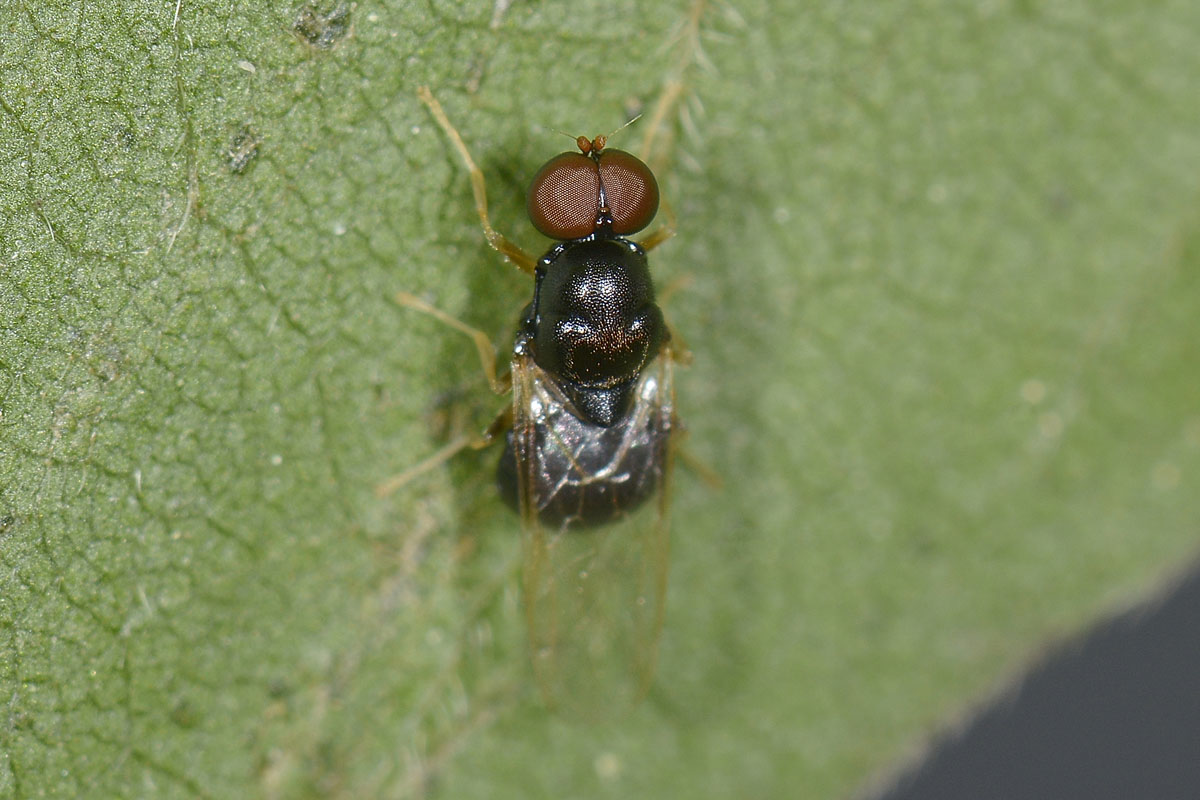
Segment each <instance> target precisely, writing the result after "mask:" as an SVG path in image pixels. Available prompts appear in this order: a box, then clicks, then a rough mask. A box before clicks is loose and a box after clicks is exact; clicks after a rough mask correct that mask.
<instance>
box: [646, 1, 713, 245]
mask: <svg viewBox="0 0 1200 800" xmlns="http://www.w3.org/2000/svg"><path fill="white" fill-rule="evenodd" d="M706 7H707V0H693V2H692V6H691V9H690V10H689V11H688V14H687V17H686V18H685V19H684V20H683V22H682V24H681V25H680V27H679V29H678V30H677V32H676V34H675V37H674V38H675V39H676V40H677V42H676V43H677V45H678V47H677V54H676V58H675V63H674V64H673V65H672V67H671V68H670V70H669V71H668V72H667V76H666V78H665V79H664V80H663V87H662V92H660V93H659V95H658V100H657V101H656V102H655V103H654V109H653V110H652V111H651V112H650V119H649V121H648V123H647V125H646V128H645V130H646V132H645V134H644V135H643V136H642V144H641V147H639V148H638V157H639V158H641V159H642V161H644V162H646V163H647V164H648V165H649V166H650V169H651V170H652V171H653V172H655V173H662V172H663V171H664V168H665V167H666V162H667V158H668V155H669V151H670V149H671V146H672V144H673V142H672V140H671V137H670V136H665V135H664V136H663V137H662V139H663V142H661V143H660V142H659V135H660V134H661V133H664V132H665V131H667V129H668V127H669V123H668V121H667V117H668V116H669V115H670V114H671V112H672V111H673V110H674V109H675V107H676V106H677V105H679V103H680V101H681V100H682V99H683V96H684V93H685V92H686V91H687V86H686V82H685V79H686V76H687V73H688V72H689V71H690V69H691V67H692V65H693V64H694V63H696V62H701V63H705V62H707V59H706V58H705V57H704V53H703V51H702V50H701V47H700V19H701V18H702V17H703V16H704V12H705V10H706ZM684 110H685V111H686V108H685V109H684ZM685 123H686V119H685ZM662 212H663V216H665V217H666V220H665V221H664V222H663V224H662V225H661V227H659V228H658V230H656V231H654V232H653V233H651V234H650V235H648V236H647V237H646V238H645V239H644V240H643V241H641V242H639V244H641V246H642V249H643V250H646V251H649V250H652V249H654V248H655V247H658V246H659V245H660V244H662V243H663V242H665V241H667V240H668V239H670V238H671V237H672V236H674V235H675V214H674V213H672V211H671V207H670V206H669V205H668V204H667V203H666V202H665V201H664V202H663V204H662Z"/></svg>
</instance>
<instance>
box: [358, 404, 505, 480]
mask: <svg viewBox="0 0 1200 800" xmlns="http://www.w3.org/2000/svg"><path fill="white" fill-rule="evenodd" d="M512 420H513V413H512V406H511V405H510V406H505V407H504V410H503V411H501V412H500V413H499V414H498V415H497V416H496V418H495V419H494V420H492V424H491V425H488V426H487V428H486V429H485V430H484V432H483V433H481V434H479V435H478V436H471V435H464V436H459V437H458V438H456V439H454V440H453V441H451V442H449V443H448V444H446V445H445V446H444V447H442V448H440V449H439V450H438V451H437V452H435V453H434V454H433V455H431V456H429V457H428V458H426V459H425V460H423V461H420V462H418V463H416V464H413V465H412V466H411V467H409V468H408V469H406V470H404V471H403V472H400V473H398V474H396V475H393V476H392V477H390V478H388V479H387V480H385V481H384V482H383V483H381V484H379V485H378V486H376V487H375V496H376V497H387V496H388V495H389V494H391V493H392V492H394V491H396V490H397V489H400V488H403V487H404V486H405V485H406V484H408V483H411V482H412V481H413V480H414V479H415V478H418V477H420V476H421V475H424V474H425V473H426V472H429V471H430V470H432V469H434V468H435V467H438V466H441V465H442V464H444V463H446V462H447V461H449V460H450V459H452V458H454V457H455V456H456V455H458V454H459V453H461V452H462V451H463V450H466V449H468V448H469V449H471V450H482V449H483V448H485V447H487V446H488V445H490V444H491V443H492V442H494V441H496V439H497V437H499V436H500V435H501V434H503V433H504V432H505V431H507V430H508V429H509V428H511V427H512Z"/></svg>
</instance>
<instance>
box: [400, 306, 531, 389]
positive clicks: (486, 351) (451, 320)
mask: <svg viewBox="0 0 1200 800" xmlns="http://www.w3.org/2000/svg"><path fill="white" fill-rule="evenodd" d="M396 302H397V303H399V304H400V305H402V306H407V307H408V308H411V309H413V310H414V311H420V312H421V313H422V314H428V315H429V316H431V317H433V318H434V319H436V320H437V321H438V322H441V323H442V324H444V325H449V326H450V327H451V328H453V329H454V330H456V331H459V332H461V333H465V334H466V335H467V336H469V337H471V341H473V342H475V349H476V350H477V351H479V364H480V366H482V367H483V374H484V376H486V377H487V382H488V385H489V386H491V387H492V391H493V392H495V393H496V394H504V393H505V392H507V391H508V390H509V389H510V388H511V387H512V376H511V375H509V374H508V373H505V374H504V375H499V376H497V375H496V348H495V346H494V345H493V344H492V340H491V339H489V338H488V337H487V334H486V333H484V332H483V331H481V330H479V329H478V328H472V327H471V326H470V325H468V324H466V323H465V322H463V321H462V320H460V319H457V318H455V317H452V316H450V315H449V314H447V313H446V312H445V311H442V310H441V309H440V308H437V307H435V306H431V305H430V304H429V303H426V302H425V301H424V300H422V299H421V298H419V297H417V296H416V295H413V294H409V293H408V292H397V293H396Z"/></svg>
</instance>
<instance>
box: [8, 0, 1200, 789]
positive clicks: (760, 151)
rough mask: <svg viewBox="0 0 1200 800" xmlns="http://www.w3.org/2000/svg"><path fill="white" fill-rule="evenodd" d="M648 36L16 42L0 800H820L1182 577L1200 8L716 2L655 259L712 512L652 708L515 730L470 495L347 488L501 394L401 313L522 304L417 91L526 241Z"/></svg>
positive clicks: (228, 7) (37, 11) (611, 26)
mask: <svg viewBox="0 0 1200 800" xmlns="http://www.w3.org/2000/svg"><path fill="white" fill-rule="evenodd" d="M685 12H686V8H685V7H684V5H683V4H680V5H679V6H678V7H670V6H668V5H667V4H661V3H636V2H622V1H621V0H615V2H614V1H611V0H610V1H609V2H604V3H599V2H597V3H592V2H586V1H581V2H572V3H569V4H568V3H563V4H556V3H514V4H513V5H512V6H511V7H508V8H507V10H506V11H504V13H502V14H497V7H496V6H495V5H494V4H486V3H469V4H462V3H439V2H431V3H419V4H418V3H404V4H402V3H366V2H361V0H360V2H359V3H358V4H357V5H356V6H353V7H352V8H350V10H349V12H348V16H339V12H338V9H337V7H336V4H332V3H331V4H326V5H320V4H318V5H315V6H313V7H311V8H309V9H308V10H306V9H305V7H303V6H302V5H300V4H297V5H293V6H284V5H281V4H272V3H265V2H245V3H235V4H231V3H211V2H198V1H197V2H191V1H190V0H183V2H180V3H178V4H173V3H160V4H146V3H143V4H137V3H128V2H116V0H97V2H94V3H86V4H85V3H78V2H65V1H64V0H38V2H18V1H17V0H12V1H11V2H8V3H5V4H3V6H2V8H0V14H2V15H3V17H4V19H5V21H6V26H5V31H4V34H3V38H2V39H0V412H2V416H0V698H4V708H5V711H4V713H3V714H0V797H4V798H7V797H13V798H25V797H76V796H86V795H90V796H120V797H155V798H160V797H231V796H239V797H375V796H378V797H410V796H421V795H423V794H428V795H432V796H444V797H471V796H484V795H485V794H486V795H487V796H490V797H510V796H511V797H541V796H547V797H549V796H554V797H559V796H565V795H568V794H570V795H571V796H576V797H630V796H642V797H730V796H744V797H791V796H794V791H795V787H797V786H803V787H804V791H805V795H806V796H808V797H830V798H833V797H841V796H845V795H846V794H847V793H849V792H851V791H853V790H854V788H855V787H856V786H860V785H861V784H862V782H863V781H864V780H865V779H867V778H868V777H869V776H871V775H872V774H875V773H877V772H878V771H879V770H881V769H885V768H886V767H887V765H889V764H891V763H894V762H895V760H896V759H897V758H899V757H900V756H901V755H902V754H903V753H905V752H908V751H909V750H910V749H911V747H912V746H913V743H914V742H917V741H919V740H920V737H922V736H923V735H925V734H926V733H927V732H928V731H929V730H931V729H932V728H933V727H935V726H937V725H938V724H940V723H941V722H943V721H944V720H946V719H947V718H949V717H951V716H952V715H954V714H956V713H958V712H960V711H961V710H962V709H964V708H966V707H969V705H970V704H971V703H973V702H975V701H976V700H977V698H979V697H980V696H981V695H982V693H985V692H987V691H989V690H990V689H992V688H994V687H995V686H996V684H997V682H999V681H1002V680H1004V679H1005V678H1006V676H1009V675H1011V674H1013V672H1014V671H1016V670H1017V669H1019V668H1020V667H1021V666H1022V665H1023V664H1024V663H1026V662H1027V661H1028V659H1030V658H1031V657H1033V655H1034V654H1036V652H1038V650H1039V649H1040V648H1041V646H1042V643H1043V642H1045V641H1047V640H1048V639H1049V638H1051V637H1054V636H1058V635H1062V634H1065V633H1067V632H1070V631H1073V630H1075V629H1077V628H1079V627H1080V626H1083V625H1085V624H1086V623H1087V622H1088V621H1089V620H1091V619H1094V618H1095V617H1096V616H1097V615H1098V614H1101V613H1103V612H1104V611H1105V610H1107V609H1111V608H1113V607H1114V606H1117V605H1120V604H1123V603H1125V602H1129V601H1130V600H1131V599H1134V598H1137V597H1142V596H1145V595H1147V594H1149V593H1151V592H1153V591H1154V588H1155V586H1156V585H1157V584H1158V583H1160V582H1161V581H1162V580H1163V579H1164V578H1165V577H1167V576H1169V575H1171V574H1173V573H1174V572H1175V571H1176V570H1178V569H1179V568H1180V564H1181V563H1184V562H1185V561H1186V560H1188V559H1190V558H1191V557H1192V556H1193V554H1194V551H1195V538H1196V527H1195V520H1196V519H1197V518H1198V510H1200V509H1198V508H1197V504H1198V501H1197V499H1196V498H1198V497H1200V491H1198V490H1200V477H1198V476H1200V402H1198V401H1200V387H1198V382H1197V378H1196V374H1197V373H1196V364H1197V363H1200V358H1198V356H1200V353H1198V352H1197V350H1198V344H1197V343H1198V342H1200V324H1198V323H1197V320H1198V319H1200V291H1198V289H1200V286H1198V285H1197V284H1198V279H1197V274H1200V273H1198V269H1200V204H1198V202H1197V200H1198V186H1197V181H1196V175H1200V136H1198V135H1197V133H1196V132H1197V131H1198V130H1200V105H1198V104H1196V103H1195V102H1193V101H1192V98H1193V97H1194V91H1195V86H1196V85H1197V83H1198V82H1200V56H1198V55H1197V54H1200V46H1198V45H1200V41H1197V39H1198V36H1197V33H1196V31H1198V30H1200V18H1198V17H1200V8H1198V7H1197V6H1196V4H1195V3H1194V2H1185V1H1184V0H1174V1H1170V2H1152V3H1143V4H1138V5H1136V6H1135V5H1131V4H1127V3H1116V2H1107V3H1099V4H1097V3H1072V2H1063V3H1038V2H1033V1H1032V0H1013V2H997V3H988V4H955V3H947V2H918V3H908V4H883V3H865V2H863V3H851V4H824V5H822V4H815V5H814V4H767V3H763V2H750V1H749V0H747V2H737V3H731V4H729V5H727V6H720V5H717V6H714V8H713V9H712V10H711V12H710V13H709V15H708V16H706V17H705V20H704V25H703V28H704V30H705V31H706V36H705V38H704V49H705V54H706V55H707V59H708V62H709V63H710V64H711V67H710V68H708V69H694V70H692V71H690V72H689V73H688V81H689V86H690V87H691V92H692V93H693V95H692V96H693V97H694V98H695V99H694V100H692V101H689V103H690V104H689V105H687V108H688V122H689V123H690V126H689V125H683V126H677V130H678V131H679V139H678V146H677V148H676V151H675V152H676V158H675V159H674V162H673V167H672V168H671V169H670V170H669V171H667V172H666V173H665V174H660V176H659V177H660V180H661V181H662V185H663V191H664V197H665V198H666V199H667V200H668V201H669V202H671V204H672V207H673V208H674V210H675V212H676V213H677V215H678V218H679V228H680V233H679V236H678V237H677V238H676V239H675V240H673V241H672V242H670V243H668V244H666V245H664V246H663V247H661V248H659V249H658V250H656V251H655V252H654V254H653V255H654V257H653V259H652V268H653V269H654V270H655V274H656V275H657V276H659V277H660V279H661V280H663V281H665V280H667V279H669V278H670V277H672V276H678V275H681V274H685V273H686V274H690V275H692V276H694V280H693V282H692V284H691V286H690V287H689V288H687V289H686V290H684V291H682V292H680V293H678V294H677V295H676V296H675V297H674V298H673V299H672V301H671V304H670V306H669V307H668V314H669V316H670V319H671V320H672V323H673V325H674V326H675V327H676V328H677V329H678V330H679V332H680V333H681V334H682V335H683V336H684V337H685V338H686V340H687V342H688V344H689V345H690V347H691V348H692V350H693V351H694V353H695V355H696V361H695V364H694V366H693V367H692V368H691V369H690V370H686V371H683V372H682V374H680V375H679V376H678V383H679V390H678V394H679V406H680V413H681V415H682V418H683V419H684V420H685V421H686V422H687V423H688V426H689V429H690V437H689V447H691V448H692V449H693V451H694V452H695V453H696V454H697V455H698V456H699V457H700V458H702V459H704V460H706V461H708V462H709V463H711V464H712V465H713V466H714V467H715V468H716V469H717V470H719V471H720V472H721V473H722V475H723V476H724V478H725V488H724V490H723V491H720V492H713V491H711V490H709V489H707V488H706V487H705V486H704V485H703V484H702V483H701V482H700V481H699V480H696V479H695V478H690V477H689V475H688V474H687V472H686V470H684V469H682V468H681V469H680V471H679V475H677V481H676V483H677V491H676V497H675V524H674V526H673V527H674V538H673V552H672V564H671V575H672V577H671V584H670V590H669V591H670V594H669V598H668V611H667V620H668V623H667V627H666V629H665V632H664V636H663V641H662V648H661V653H660V660H659V670H658V675H659V677H658V679H657V682H656V684H655V686H654V688H653V689H652V691H651V694H650V697H649V698H648V700H647V702H646V703H644V704H643V705H642V706H641V707H640V708H639V710H638V711H637V712H635V714H633V715H632V716H631V717H629V718H628V719H626V720H625V721H623V722H621V723H619V724H614V725H612V726H605V727H598V728H597V727H579V726H572V725H570V724H568V723H565V722H562V721H560V720H557V719H555V718H554V717H552V716H549V715H547V714H546V713H545V712H544V711H543V710H542V708H541V706H540V704H539V701H538V699H537V694H536V691H535V690H534V689H533V681H532V678H531V675H530V673H529V669H528V666H527V664H526V659H525V653H524V633H523V630H522V620H521V615H520V613H519V595H518V590H517V583H518V581H517V578H516V571H515V568H516V559H517V557H518V550H519V539H518V537H517V535H516V525H515V522H514V520H513V519H512V517H511V515H510V514H509V512H508V511H507V510H506V509H505V508H503V506H502V504H501V503H500V502H499V501H498V500H497V499H496V498H495V497H494V493H493V491H492V488H491V474H492V469H493V466H494V459H495V457H496V454H495V453H494V452H493V453H482V454H468V455H465V456H463V457H462V458H460V459H458V460H457V461H455V462H454V463H452V464H451V465H449V466H448V467H447V468H446V469H444V470H439V471H437V472H435V473H433V474H431V475H429V476H427V477H426V478H425V479H423V480H422V482H421V483H420V484H419V485H414V486H413V487H412V488H411V490H408V491H405V492H401V493H398V494H396V495H395V496H393V497H391V498H389V499H387V500H380V499H377V498H376V497H375V495H374V492H373V487H374V486H375V485H376V484H377V483H378V482H379V481H381V480H383V479H384V478H385V477H386V476H387V475H388V474H390V473H393V472H396V471H399V470H400V469H402V468H404V467H406V466H409V465H411V464H412V463H414V462H415V461H418V460H419V459H420V458H422V457H423V456H424V455H426V454H428V453H430V452H432V451H433V450H434V449H435V448H436V447H437V446H439V445H440V444H441V443H443V442H444V441H445V438H446V437H447V436H448V435H451V434H452V433H454V432H458V431H462V430H468V429H470V428H472V427H482V426H483V425H484V424H486V421H487V420H488V419H489V417H490V415H491V414H492V413H494V411H495V409H496V403H497V402H499V401H496V400H493V399H492V398H491V397H490V396H489V395H488V393H487V391H486V389H485V388H484V386H483V383H482V381H481V380H480V378H479V376H478V374H477V369H476V368H475V366H474V364H473V363H472V361H471V359H472V358H473V356H472V350H471V348H470V345H469V343H467V342H466V341H462V340H460V339H459V338H458V337H456V336H455V335H451V334H447V333H446V331H445V330H444V329H443V328H441V327H439V326H436V325H434V324H432V323H430V322H429V321H428V320H427V319H425V318H422V317H420V316H419V315H414V314H412V313H411V312H407V313H406V312H405V311H403V310H401V309H398V308H396V307H395V306H394V305H393V304H392V303H390V302H389V298H390V297H391V296H392V294H394V292H396V291H397V290H401V289H403V290H407V291H412V292H417V293H426V294H428V296H430V297H431V299H434V300H436V302H437V303H438V304H439V306H440V307H443V308H446V309H447V310H450V311H452V312H454V313H458V314H460V315H462V316H463V317H464V318H465V319H466V320H467V321H469V322H470V323H472V324H475V325H478V326H480V327H482V328H484V329H485V330H487V331H488V332H489V333H492V334H493V335H495V336H496V338H497V340H498V341H503V340H504V339H505V338H506V337H508V336H510V335H511V326H512V324H513V321H514V320H515V318H516V315H517V312H518V310H519V308H520V307H521V305H522V304H523V303H524V302H526V300H527V295H528V285H527V282H526V281H525V280H523V279H522V277H521V276H520V275H519V274H517V273H516V271H515V270H512V269H511V268H506V267H505V266H504V265H503V264H502V263H501V262H500V260H499V259H498V258H497V257H496V256H495V254H494V253H492V252H491V251H489V250H488V249H487V248H486V246H485V245H483V244H482V242H481V237H480V236H479V232H478V228H477V226H476V225H475V222H474V220H473V217H472V211H471V207H470V193H469V188H468V186H467V182H466V179H465V176H464V175H463V173H462V171H461V168H460V165H459V164H458V162H457V160H456V159H455V157H454V154H453V153H452V151H451V150H450V149H449V148H448V145H447V143H446V141H445V140H444V138H442V137H441V136H440V135H439V134H438V133H437V131H436V127H435V126H434V125H433V123H432V121H431V120H430V119H429V118H428V117H427V115H426V113H425V112H424V109H423V108H422V107H421V106H420V104H419V103H418V102H417V100H416V98H415V95H414V92H415V88H416V86H418V85H420V84H429V85H431V86H433V87H434V89H435V90H436V91H437V92H438V95H439V97H440V98H441V100H442V102H443V103H444V105H445V106H446V108H447V112H448V113H449V114H450V115H451V117H452V119H454V120H455V122H456V123H457V124H458V125H460V127H461V129H462V132H463V135H464V137H465V138H466V140H467V141H468V143H469V144H470V145H471V146H472V148H473V150H474V152H475V154H476V156H477V158H478V159H479V161H480V164H481V166H482V168H483V170H484V171H485V173H486V174H487V176H488V180H489V188H490V190H491V193H492V194H491V199H492V206H493V209H494V213H495V217H496V219H495V221H496V223H497V225H498V226H499V227H501V228H502V229H503V230H505V231H508V232H510V233H511V234H512V235H513V236H514V237H515V238H516V239H518V240H519V241H521V242H522V243H524V244H525V245H526V246H527V247H529V248H530V249H535V250H536V249H538V248H540V247H542V246H543V245H544V240H541V239H539V237H538V236H537V235H536V234H534V233H533V232H532V230H531V229H530V227H529V226H528V224H527V222H526V221H525V220H524V218H523V213H524V211H523V209H524V201H523V193H524V188H525V186H524V183H525V181H526V180H527V179H528V178H529V176H530V175H532V174H533V172H534V171H535V170H536V169H537V167H538V165H539V164H541V163H542V162H543V161H544V160H545V159H546V158H547V157H548V154H550V153H553V152H555V151H557V150H559V149H565V144H564V143H563V142H562V141H560V140H561V137H558V136H557V134H554V133H552V132H551V130H552V129H562V130H565V131H569V132H572V133H575V132H580V133H585V134H588V135H591V134H594V133H597V132H607V131H610V130H612V129H614V128H615V127H617V126H618V125H619V124H620V123H621V122H623V121H624V116H625V110H626V106H627V105H628V104H630V102H631V101H632V102H633V103H634V104H636V103H637V102H638V101H641V102H643V103H648V102H650V101H652V100H653V98H654V97H655V95H656V93H657V92H658V90H659V87H660V85H661V83H662V80H663V78H664V76H665V74H666V73H667V70H668V69H669V66H670V64H671V63H673V61H672V60H673V58H674V54H675V52H676V51H675V50H673V49H672V48H670V47H666V48H664V47H662V45H663V44H664V42H667V41H668V37H669V32H670V31H671V30H672V26H673V25H674V24H675V23H676V22H677V21H679V20H680V19H681V18H682V17H683V16H684V14H685ZM301 17H304V21H303V24H301V25H300V31H299V32H297V31H296V30H295V29H296V25H297V21H298V20H300V19H301ZM472 90H473V91H472ZM698 103H702V107H701V105H699V104H698ZM514 109H515V110H514ZM628 135H630V136H634V137H636V136H637V135H638V134H637V132H636V129H635V130H634V131H633V132H631V133H630V134H628Z"/></svg>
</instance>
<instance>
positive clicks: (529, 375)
mask: <svg viewBox="0 0 1200 800" xmlns="http://www.w3.org/2000/svg"><path fill="white" fill-rule="evenodd" d="M513 392H514V395H513V405H514V426H513V442H514V451H515V455H516V460H517V483H518V507H519V510H520V513H521V521H522V528H523V543H524V591H525V613H526V618H527V622H528V627H529V642H530V649H531V653H532V658H533V666H534V671H535V674H536V676H537V680H538V683H539V685H540V686H541V689H542V693H543V695H544V697H545V699H546V702H547V704H548V705H550V706H551V707H555V708H560V709H563V710H566V711H568V712H570V713H573V714H575V715H578V716H582V717H585V718H590V719H597V718H605V717H613V716H618V715H620V714H621V713H622V712H623V711H626V710H628V709H629V708H631V707H632V706H633V705H635V704H636V703H637V702H638V701H639V700H640V699H641V698H642V696H643V695H644V694H645V692H646V690H647V689H648V688H649V685H650V681H651V679H652V677H653V675H654V668H655V662H656V659H657V650H658V637H659V633H660V631H661V630H662V622H663V610H664V601H665V597H666V584H667V562H668V527H669V526H668V523H669V513H668V512H669V508H670V495H671V491H670V489H671V487H670V480H671V473H672V450H671V438H672V432H673V431H672V426H673V421H674V417H673V413H674V408H673V406H674V387H673V383H672V358H671V354H670V353H669V352H664V353H662V354H661V355H660V356H659V357H658V358H657V359H656V361H655V362H654V363H653V364H651V365H650V367H649V368H648V369H647V370H645V371H644V372H643V374H642V378H641V383H640V385H639V391H638V392H637V395H636V398H635V401H634V407H633V409H632V412H631V414H630V417H629V419H628V421H627V422H625V423H622V424H619V425H616V426H613V427H612V428H599V427H596V426H593V425H589V424H588V423H585V422H582V421H580V420H579V419H578V418H577V417H576V416H575V415H574V414H572V413H571V411H570V407H569V404H568V402H567V401H566V399H565V398H564V397H563V396H562V394H561V393H560V392H559V391H558V389H557V386H556V385H555V383H554V381H553V379H552V378H550V377H549V376H548V375H547V374H546V373H545V372H543V371H542V370H541V369H540V368H539V367H538V366H537V365H536V364H534V363H533V360H532V358H531V357H528V356H524V355H520V354H518V355H517V356H516V357H515V358H514V361H513Z"/></svg>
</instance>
